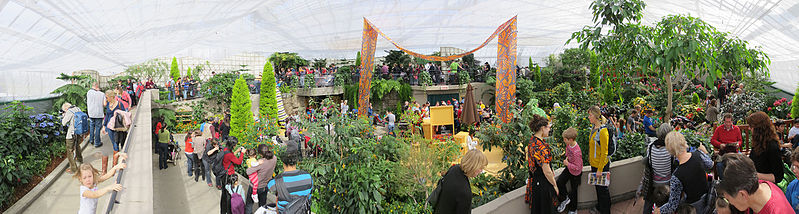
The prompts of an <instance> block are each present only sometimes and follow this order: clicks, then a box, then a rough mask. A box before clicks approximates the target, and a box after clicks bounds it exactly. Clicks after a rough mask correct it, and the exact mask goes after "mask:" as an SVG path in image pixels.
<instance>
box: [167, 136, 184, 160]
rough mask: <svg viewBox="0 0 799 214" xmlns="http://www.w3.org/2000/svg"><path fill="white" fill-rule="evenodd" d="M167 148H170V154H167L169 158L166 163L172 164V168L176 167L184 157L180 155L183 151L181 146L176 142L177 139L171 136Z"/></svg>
mask: <svg viewBox="0 0 799 214" xmlns="http://www.w3.org/2000/svg"><path fill="white" fill-rule="evenodd" d="M167 146H168V147H169V152H167V153H168V154H169V157H167V160H166V162H167V163H169V162H172V166H176V165H177V163H178V160H180V158H181V156H182V155H181V154H180V153H181V152H180V150H181V149H180V145H178V143H177V142H175V137H174V136H172V135H170V136H169V144H168V145H167Z"/></svg>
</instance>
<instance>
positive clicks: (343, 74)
mask: <svg viewBox="0 0 799 214" xmlns="http://www.w3.org/2000/svg"><path fill="white" fill-rule="evenodd" d="M352 72H353V71H352V67H350V66H343V67H341V68H338V71H336V73H335V74H334V75H335V77H334V78H333V81H334V84H335V85H336V86H343V85H346V84H350V83H352V74H353V73H352Z"/></svg>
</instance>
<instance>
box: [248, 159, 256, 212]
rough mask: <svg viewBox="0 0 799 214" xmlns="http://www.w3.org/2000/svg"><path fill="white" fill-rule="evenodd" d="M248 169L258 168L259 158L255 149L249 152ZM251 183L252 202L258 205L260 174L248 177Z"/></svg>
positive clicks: (254, 173)
mask: <svg viewBox="0 0 799 214" xmlns="http://www.w3.org/2000/svg"><path fill="white" fill-rule="evenodd" d="M247 157H249V158H248V159H247V168H250V167H255V166H258V157H257V153H256V152H255V149H250V150H247ZM248 176H249V177H250V183H252V195H251V197H252V201H253V202H255V203H258V172H257V171H256V172H253V173H252V174H249V175H248Z"/></svg>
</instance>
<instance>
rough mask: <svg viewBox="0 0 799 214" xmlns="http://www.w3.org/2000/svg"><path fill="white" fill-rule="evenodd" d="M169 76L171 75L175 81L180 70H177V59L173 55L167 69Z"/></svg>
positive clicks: (178, 76)
mask: <svg viewBox="0 0 799 214" xmlns="http://www.w3.org/2000/svg"><path fill="white" fill-rule="evenodd" d="M169 76H171V77H172V80H173V81H175V82H177V81H178V78H180V70H178V59H177V58H175V57H174V56H173V57H172V65H171V66H170V69H169Z"/></svg>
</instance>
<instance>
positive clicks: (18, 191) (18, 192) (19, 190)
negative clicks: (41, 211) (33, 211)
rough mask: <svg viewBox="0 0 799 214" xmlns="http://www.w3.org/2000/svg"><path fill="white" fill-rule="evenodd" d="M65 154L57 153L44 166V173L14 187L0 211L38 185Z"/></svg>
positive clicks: (62, 159)
mask: <svg viewBox="0 0 799 214" xmlns="http://www.w3.org/2000/svg"><path fill="white" fill-rule="evenodd" d="M65 156H66V155H63V154H62V155H59V156H55V157H53V159H52V161H51V162H50V164H48V165H47V167H46V168H44V173H43V174H42V175H41V176H33V177H31V179H30V181H29V182H28V183H27V184H23V185H20V186H17V187H16V188H14V192H13V193H11V198H10V200H9V201H8V204H7V205H6V206H3V207H0V211H6V209H8V208H9V207H11V206H13V205H14V204H15V203H17V201H19V199H20V198H22V197H24V196H25V195H26V194H28V192H30V191H31V190H32V189H33V188H34V187H36V185H39V183H40V182H42V180H44V178H46V177H47V176H48V175H50V173H52V172H53V171H54V170H55V169H56V167H58V165H59V164H61V162H62V161H64V159H65Z"/></svg>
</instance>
